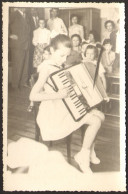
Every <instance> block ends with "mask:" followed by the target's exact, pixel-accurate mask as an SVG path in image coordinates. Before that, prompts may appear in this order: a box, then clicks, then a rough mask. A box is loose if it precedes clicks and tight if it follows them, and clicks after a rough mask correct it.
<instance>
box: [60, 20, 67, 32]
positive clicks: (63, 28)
mask: <svg viewBox="0 0 128 194" xmlns="http://www.w3.org/2000/svg"><path fill="white" fill-rule="evenodd" d="M61 30H62V33H63V34H65V35H68V31H67V28H66V26H65V24H64V22H63V20H62V19H61Z"/></svg>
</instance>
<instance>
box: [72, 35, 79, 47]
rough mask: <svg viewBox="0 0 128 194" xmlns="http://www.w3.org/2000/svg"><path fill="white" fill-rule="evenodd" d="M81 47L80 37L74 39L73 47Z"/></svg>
mask: <svg viewBox="0 0 128 194" xmlns="http://www.w3.org/2000/svg"><path fill="white" fill-rule="evenodd" d="M79 45H80V41H79V38H78V37H74V38H72V46H73V47H78V46H79Z"/></svg>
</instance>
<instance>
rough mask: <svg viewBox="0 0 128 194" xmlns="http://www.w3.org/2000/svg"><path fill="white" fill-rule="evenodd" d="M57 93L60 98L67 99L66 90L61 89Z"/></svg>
mask: <svg viewBox="0 0 128 194" xmlns="http://www.w3.org/2000/svg"><path fill="white" fill-rule="evenodd" d="M58 93H59V96H60V98H67V97H69V96H70V91H69V89H68V88H63V89H61V90H59V92H58Z"/></svg>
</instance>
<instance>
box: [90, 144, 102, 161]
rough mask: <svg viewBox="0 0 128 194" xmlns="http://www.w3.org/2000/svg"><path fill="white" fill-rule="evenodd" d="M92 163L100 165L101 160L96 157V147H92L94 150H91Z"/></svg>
mask: <svg viewBox="0 0 128 194" xmlns="http://www.w3.org/2000/svg"><path fill="white" fill-rule="evenodd" d="M90 162H91V163H93V164H100V159H99V158H98V157H97V156H96V152H95V150H94V146H93V147H92V150H91V154H90Z"/></svg>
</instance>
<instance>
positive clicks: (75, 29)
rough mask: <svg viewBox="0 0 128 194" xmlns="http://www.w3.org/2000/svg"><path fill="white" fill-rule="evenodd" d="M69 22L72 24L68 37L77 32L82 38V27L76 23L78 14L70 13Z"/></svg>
mask: <svg viewBox="0 0 128 194" xmlns="http://www.w3.org/2000/svg"><path fill="white" fill-rule="evenodd" d="M71 23H72V25H71V26H70V27H69V29H68V31H69V37H70V38H71V36H72V35H74V34H78V35H79V36H80V37H81V39H82V40H83V39H84V29H83V26H81V25H79V24H78V16H77V15H72V16H71Z"/></svg>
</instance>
